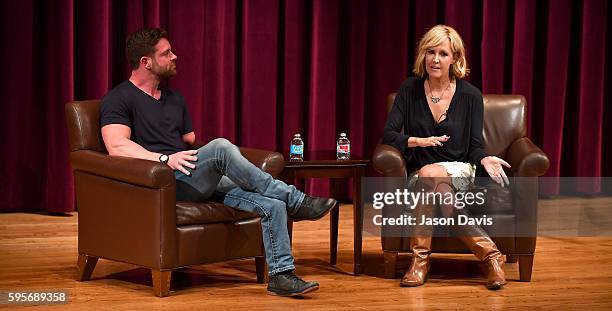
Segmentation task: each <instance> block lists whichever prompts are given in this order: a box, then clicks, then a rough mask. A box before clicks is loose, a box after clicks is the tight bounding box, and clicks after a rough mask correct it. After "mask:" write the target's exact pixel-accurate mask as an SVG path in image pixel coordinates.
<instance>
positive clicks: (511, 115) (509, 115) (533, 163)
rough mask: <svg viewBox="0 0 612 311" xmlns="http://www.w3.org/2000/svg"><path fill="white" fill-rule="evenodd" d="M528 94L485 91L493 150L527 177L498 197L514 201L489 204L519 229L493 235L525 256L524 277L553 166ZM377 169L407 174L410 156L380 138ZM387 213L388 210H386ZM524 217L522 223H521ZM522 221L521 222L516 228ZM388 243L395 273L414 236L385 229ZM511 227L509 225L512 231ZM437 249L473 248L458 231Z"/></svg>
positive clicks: (436, 243) (388, 266)
mask: <svg viewBox="0 0 612 311" xmlns="http://www.w3.org/2000/svg"><path fill="white" fill-rule="evenodd" d="M394 100H395V93H393V94H390V95H389V97H388V99H387V111H390V110H391V107H392V105H393V101H394ZM525 105H526V103H525V98H524V97H523V96H519V95H484V140H485V146H486V147H485V150H486V151H487V153H488V154H493V155H497V156H498V157H500V158H503V159H505V160H506V161H507V162H508V163H509V164H510V165H511V166H512V169H511V171H510V172H509V174H510V176H515V177H522V178H521V182H520V183H517V184H516V185H515V186H514V189H513V191H512V192H511V193H510V192H504V194H502V195H507V196H509V197H507V198H498V202H512V203H511V204H492V205H491V206H489V205H487V213H489V214H495V215H496V216H498V218H499V219H501V221H502V222H504V224H503V227H505V230H515V231H514V232H515V233H516V234H515V235H514V236H512V235H511V234H510V235H509V234H507V233H506V234H504V236H503V237H495V236H494V235H493V236H492V237H493V240H494V241H495V243H496V244H497V247H498V248H499V250H500V251H501V252H502V253H504V254H506V255H507V259H508V261H512V262H514V261H516V260H517V259H518V261H519V273H520V279H521V281H530V280H531V271H532V266H533V256H534V252H535V245H536V235H537V217H538V191H537V189H538V179H537V177H538V176H542V175H543V174H544V173H546V171H547V170H548V166H549V161H548V158H547V157H546V155H545V154H544V152H542V150H540V148H538V147H537V146H536V145H534V144H533V143H532V142H531V140H530V139H529V138H527V137H526V135H527V125H526V117H525ZM372 164H373V166H374V169H375V170H377V171H378V172H379V173H381V174H383V175H384V176H388V177H400V178H404V179H406V178H407V172H408V171H412V170H411V169H410V168H406V163H405V161H404V157H403V156H402V154H401V153H400V151H399V150H397V149H396V148H395V147H393V146H389V145H384V144H379V145H378V146H377V147H376V149H375V151H374V154H373V156H372ZM383 213H385V211H384V210H383ZM518 222H520V228H519V226H517V225H516V224H517V223H518ZM514 226H516V228H514ZM384 232H385V228H384V227H383V236H382V248H383V251H384V258H385V276H386V277H388V278H393V277H395V272H396V262H397V258H398V253H401V252H408V251H410V238H409V237H408V236H405V237H404V236H403V235H399V236H398V234H395V235H393V236H392V235H387V236H385V234H384ZM506 232H507V231H506ZM432 252H446V253H469V252H470V251H469V250H468V249H467V248H465V247H464V246H463V245H462V243H461V241H459V240H457V239H456V238H452V237H434V239H433V242H432Z"/></svg>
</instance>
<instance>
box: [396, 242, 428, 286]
mask: <svg viewBox="0 0 612 311" xmlns="http://www.w3.org/2000/svg"><path fill="white" fill-rule="evenodd" d="M410 248H411V250H412V263H411V265H410V269H408V271H406V273H405V274H404V276H403V277H402V281H401V282H400V286H402V287H405V286H421V285H423V284H424V283H425V281H426V280H427V275H428V274H429V267H430V263H429V255H430V254H431V236H429V237H412V238H410Z"/></svg>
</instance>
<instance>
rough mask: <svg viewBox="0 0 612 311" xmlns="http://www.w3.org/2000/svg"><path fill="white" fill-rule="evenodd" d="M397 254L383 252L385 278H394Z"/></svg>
mask: <svg viewBox="0 0 612 311" xmlns="http://www.w3.org/2000/svg"><path fill="white" fill-rule="evenodd" d="M398 255H399V253H398V252H389V251H384V259H385V278H387V279H393V278H395V269H396V266H397V257H398Z"/></svg>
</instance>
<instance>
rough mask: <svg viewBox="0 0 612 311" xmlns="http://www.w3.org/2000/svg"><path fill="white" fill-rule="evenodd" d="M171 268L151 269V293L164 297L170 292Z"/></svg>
mask: <svg viewBox="0 0 612 311" xmlns="http://www.w3.org/2000/svg"><path fill="white" fill-rule="evenodd" d="M171 277H172V270H166V271H161V270H154V269H151V278H152V279H153V294H155V296H157V297H166V296H168V294H169V293H170V279H171Z"/></svg>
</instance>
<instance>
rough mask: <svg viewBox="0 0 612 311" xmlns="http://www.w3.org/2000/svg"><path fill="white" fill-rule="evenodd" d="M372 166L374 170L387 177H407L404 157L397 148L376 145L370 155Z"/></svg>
mask: <svg viewBox="0 0 612 311" xmlns="http://www.w3.org/2000/svg"><path fill="white" fill-rule="evenodd" d="M372 166H373V167H374V169H375V170H376V171H377V172H379V173H381V174H383V175H385V176H389V177H407V175H406V162H405V161H404V156H403V155H402V153H401V152H400V151H399V150H397V148H395V147H393V146H390V145H385V144H378V145H377V146H376V149H374V153H373V154H372Z"/></svg>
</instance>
